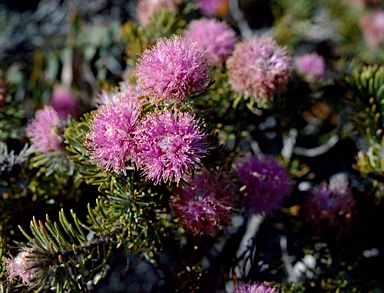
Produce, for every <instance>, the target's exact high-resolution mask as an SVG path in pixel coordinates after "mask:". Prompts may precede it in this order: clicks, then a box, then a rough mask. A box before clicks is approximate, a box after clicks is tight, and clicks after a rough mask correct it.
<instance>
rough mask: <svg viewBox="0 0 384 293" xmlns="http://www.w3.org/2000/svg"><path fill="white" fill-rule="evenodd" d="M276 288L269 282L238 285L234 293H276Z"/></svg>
mask: <svg viewBox="0 0 384 293" xmlns="http://www.w3.org/2000/svg"><path fill="white" fill-rule="evenodd" d="M275 292H276V288H275V287H273V286H272V285H270V284H268V283H267V282H264V283H253V284H241V285H238V286H237V287H236V288H235V290H234V291H233V293H275Z"/></svg>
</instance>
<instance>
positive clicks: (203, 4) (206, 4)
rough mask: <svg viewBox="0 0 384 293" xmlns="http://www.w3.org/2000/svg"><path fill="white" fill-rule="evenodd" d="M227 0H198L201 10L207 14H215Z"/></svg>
mask: <svg viewBox="0 0 384 293" xmlns="http://www.w3.org/2000/svg"><path fill="white" fill-rule="evenodd" d="M226 1H227V0H197V3H198V4H199V6H200V11H201V13H203V14H204V15H206V16H215V15H217V14H218V13H219V11H220V8H221V7H222V6H223V5H224V3H225V2H226Z"/></svg>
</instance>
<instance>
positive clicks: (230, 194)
mask: <svg viewBox="0 0 384 293" xmlns="http://www.w3.org/2000/svg"><path fill="white" fill-rule="evenodd" d="M189 184H190V185H189V186H185V187H183V188H178V189H177V192H178V194H179V196H172V197H171V205H172V207H173V211H174V214H175V216H176V217H177V218H178V219H179V221H180V224H181V225H182V226H183V227H184V228H185V230H186V231H188V232H189V233H192V234H194V235H200V236H201V235H210V236H212V237H215V236H216V234H217V233H218V232H219V229H220V226H225V225H228V224H229V223H230V221H231V216H232V214H233V212H234V209H235V202H236V195H235V192H234V188H233V184H232V181H231V180H229V178H227V177H226V176H225V175H224V174H219V176H215V175H214V174H212V173H209V172H208V171H205V172H201V173H197V174H196V175H195V176H194V178H193V179H192V180H190V181H189Z"/></svg>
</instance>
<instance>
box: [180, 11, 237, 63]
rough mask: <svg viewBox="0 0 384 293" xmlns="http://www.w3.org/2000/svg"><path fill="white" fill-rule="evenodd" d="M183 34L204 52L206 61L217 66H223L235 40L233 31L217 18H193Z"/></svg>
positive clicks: (233, 46)
mask: <svg viewBox="0 0 384 293" xmlns="http://www.w3.org/2000/svg"><path fill="white" fill-rule="evenodd" d="M183 35H184V37H185V38H186V39H187V40H189V41H191V42H196V43H197V46H198V47H199V49H201V50H202V51H205V52H206V57H207V60H208V63H209V64H210V65H213V66H217V67H222V66H223V63H224V62H225V61H226V60H227V58H228V57H229V56H230V55H231V53H232V51H233V49H234V48H235V44H236V42H237V37H236V33H235V31H234V30H232V29H231V28H230V27H229V26H228V25H227V24H226V23H224V22H220V21H219V20H217V19H206V18H203V19H200V20H194V21H192V22H190V23H189V25H188V27H187V28H186V29H185V30H184V32H183Z"/></svg>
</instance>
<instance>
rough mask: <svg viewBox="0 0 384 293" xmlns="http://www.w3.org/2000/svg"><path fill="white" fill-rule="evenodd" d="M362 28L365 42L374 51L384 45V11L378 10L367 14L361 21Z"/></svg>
mask: <svg viewBox="0 0 384 293" xmlns="http://www.w3.org/2000/svg"><path fill="white" fill-rule="evenodd" d="M360 27H361V30H362V31H363V34H364V38H365V41H366V42H367V44H368V46H369V47H370V48H372V49H376V48H378V47H379V46H382V45H384V10H383V9H376V10H373V11H369V12H367V13H366V14H365V15H363V16H362V18H361V19H360Z"/></svg>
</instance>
